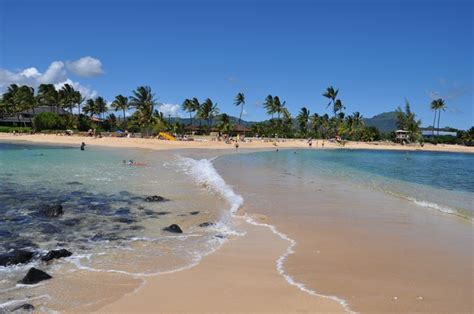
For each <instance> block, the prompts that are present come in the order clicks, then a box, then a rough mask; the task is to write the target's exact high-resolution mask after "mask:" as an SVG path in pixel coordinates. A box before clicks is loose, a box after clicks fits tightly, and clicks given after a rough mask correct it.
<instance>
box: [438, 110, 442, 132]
mask: <svg viewBox="0 0 474 314" xmlns="http://www.w3.org/2000/svg"><path fill="white" fill-rule="evenodd" d="M440 117H441V110H439V112H438V137H439V118H440Z"/></svg>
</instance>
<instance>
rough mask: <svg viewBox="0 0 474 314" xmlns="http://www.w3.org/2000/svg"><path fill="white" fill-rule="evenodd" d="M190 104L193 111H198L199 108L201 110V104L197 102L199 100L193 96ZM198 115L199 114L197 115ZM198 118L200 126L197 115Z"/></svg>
mask: <svg viewBox="0 0 474 314" xmlns="http://www.w3.org/2000/svg"><path fill="white" fill-rule="evenodd" d="M191 102H192V104H193V106H192V107H193V109H194V111H193V112H196V113H198V112H199V111H200V110H201V104H200V103H199V100H198V99H197V98H196V97H194V98H193V99H192V100H191ZM198 116H199V115H198ZM198 119H199V128H201V119H200V118H199V117H198Z"/></svg>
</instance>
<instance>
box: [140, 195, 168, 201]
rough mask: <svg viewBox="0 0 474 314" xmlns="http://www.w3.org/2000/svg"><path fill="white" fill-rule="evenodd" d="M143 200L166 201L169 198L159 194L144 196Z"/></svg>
mask: <svg viewBox="0 0 474 314" xmlns="http://www.w3.org/2000/svg"><path fill="white" fill-rule="evenodd" d="M145 201H147V202H166V201H169V199H167V198H164V197H163V196H159V195H152V196H147V197H145Z"/></svg>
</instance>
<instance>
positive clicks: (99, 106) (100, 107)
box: [94, 96, 109, 119]
mask: <svg viewBox="0 0 474 314" xmlns="http://www.w3.org/2000/svg"><path fill="white" fill-rule="evenodd" d="M107 111H109V108H107V102H106V101H105V100H104V98H102V97H101V96H99V97H97V98H96V99H95V101H94V113H96V114H98V115H99V117H101V118H102V119H103V118H104V113H106V112H107Z"/></svg>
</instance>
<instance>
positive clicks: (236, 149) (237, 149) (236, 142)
mask: <svg viewBox="0 0 474 314" xmlns="http://www.w3.org/2000/svg"><path fill="white" fill-rule="evenodd" d="M235 151H236V152H238V151H239V141H235Z"/></svg>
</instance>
